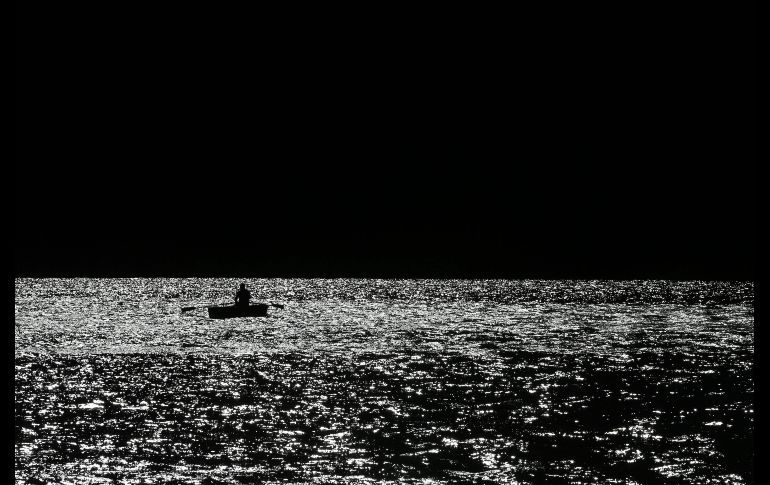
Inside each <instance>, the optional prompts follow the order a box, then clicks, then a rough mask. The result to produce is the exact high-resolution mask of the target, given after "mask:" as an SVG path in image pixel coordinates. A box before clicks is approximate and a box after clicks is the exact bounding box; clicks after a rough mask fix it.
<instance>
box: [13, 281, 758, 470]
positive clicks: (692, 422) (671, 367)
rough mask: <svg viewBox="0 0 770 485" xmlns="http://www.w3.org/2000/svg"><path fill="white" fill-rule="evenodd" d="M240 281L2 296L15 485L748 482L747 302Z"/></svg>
mask: <svg viewBox="0 0 770 485" xmlns="http://www.w3.org/2000/svg"><path fill="white" fill-rule="evenodd" d="M239 282H240V280H230V279H17V280H16V358H15V361H16V371H15V443H16V445H15V461H16V472H15V473H16V478H17V483H25V482H26V481H27V480H31V483H45V482H51V481H54V482H61V483H367V482H377V483H380V482H392V483H640V484H647V483H664V484H665V483H715V484H716V483H753V474H752V469H753V456H754V452H753V411H754V410H753V393H754V386H753V379H752V369H753V358H754V337H753V335H754V307H753V305H754V303H753V302H754V287H753V284H751V283H714V282H709V283H702V282H655V281H634V282H591V281H470V280H347V279H340V280H291V279H260V280H246V283H247V285H248V286H249V287H250V288H251V290H252V294H253V295H254V296H255V297H256V300H258V301H265V302H276V303H284V304H285V305H286V306H285V308H284V309H283V310H280V309H276V308H271V310H270V314H269V316H268V317H266V318H252V319H231V320H210V319H208V318H206V313H205V308H204V307H205V305H207V304H214V303H221V302H229V301H231V298H232V293H233V292H234V290H235V287H236V285H237V283H239ZM185 306H196V307H198V308H197V309H196V310H193V311H191V312H184V313H183V312H181V308H182V307H185ZM35 480H38V481H37V482H35Z"/></svg>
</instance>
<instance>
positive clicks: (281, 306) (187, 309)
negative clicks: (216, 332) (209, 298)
mask: <svg viewBox="0 0 770 485" xmlns="http://www.w3.org/2000/svg"><path fill="white" fill-rule="evenodd" d="M223 305H224V303H221V304H219V305H214V306H223ZM207 306H211V305H207ZM270 306H274V307H276V308H280V309H281V310H283V307H284V305H282V304H280V303H270ZM196 308H198V307H196V306H185V307H182V312H183V313H184V312H189V311H191V310H195V309H196Z"/></svg>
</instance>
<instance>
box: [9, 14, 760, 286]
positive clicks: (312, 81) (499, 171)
mask: <svg viewBox="0 0 770 485" xmlns="http://www.w3.org/2000/svg"><path fill="white" fill-rule="evenodd" d="M293 8H294V10H292V11H286V12H277V11H266V10H265V11H256V10H250V11H242V10H238V11H237V10H229V9H227V8H225V7H214V6H213V5H211V6H208V7H198V6H195V5H193V4H184V5H178V6H166V7H164V8H163V9H162V10H160V9H158V7H157V6H141V7H140V6H136V5H132V6H129V5H123V6H120V7H118V6H110V7H105V6H104V5H84V4H81V5H80V6H78V7H76V8H75V7H72V6H69V5H67V6H64V5H59V4H29V5H25V6H24V7H23V8H22V7H19V8H18V11H17V39H16V42H17V69H16V76H17V90H16V103H17V130H16V133H17V157H16V165H15V169H16V170H15V201H14V212H15V219H14V228H13V229H14V230H13V237H14V261H15V267H16V274H17V275H38V276H57V275H70V276H97V275H105V276H106V275H127V276H143V275H168V276H171V275H201V276H202V275H233V276H236V275H244V276H378V277H399V276H409V277H513V278H520V277H542V278H681V279H751V278H753V274H754V270H753V265H754V252H755V226H756V223H755V207H754V204H755V190H756V184H755V180H756V168H755V167H756V166H755V159H756V154H755V138H756V126H755V123H756V118H755V116H756V115H755V108H754V104H755V89H756V85H755V67H756V59H755V45H754V44H755V40H754V36H755V33H754V32H755V20H754V12H753V5H748V6H746V7H742V6H740V5H739V4H735V3H731V4H730V5H725V4H717V3H708V2H706V3H704V2H698V3H695V2H693V3H676V5H673V4H670V3H663V2H661V3H645V4H644V5H641V4H640V5H634V6H631V5H625V6H617V5H600V4H593V5H592V6H591V7H586V6H583V5H581V6H573V7H570V8H569V9H565V8H563V7H558V8H557V7H556V6H550V7H547V8H543V10H541V11H515V10H494V11H493V10H488V11H482V10H481V9H475V10H473V11H469V10H467V9H465V10H450V9H448V8H445V7H442V8H438V7H437V8H436V9H435V10H431V11H416V10H414V9H412V10H402V11H385V10H379V11H353V10H349V9H348V10H335V11H330V10H314V11H308V10H304V9H302V8H300V7H293Z"/></svg>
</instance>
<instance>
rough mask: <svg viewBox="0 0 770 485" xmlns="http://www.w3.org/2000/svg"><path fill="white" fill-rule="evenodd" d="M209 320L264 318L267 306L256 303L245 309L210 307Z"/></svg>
mask: <svg viewBox="0 0 770 485" xmlns="http://www.w3.org/2000/svg"><path fill="white" fill-rule="evenodd" d="M208 310H209V318H218V319H223V318H238V317H266V316H267V305H266V304H264V303H257V304H256V305H249V306H247V307H238V306H210V307H208Z"/></svg>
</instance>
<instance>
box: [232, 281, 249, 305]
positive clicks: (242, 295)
mask: <svg viewBox="0 0 770 485" xmlns="http://www.w3.org/2000/svg"><path fill="white" fill-rule="evenodd" d="M249 300H251V293H250V292H249V290H247V289H246V285H245V284H243V283H241V289H240V290H238V291H237V292H235V306H249Z"/></svg>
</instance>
